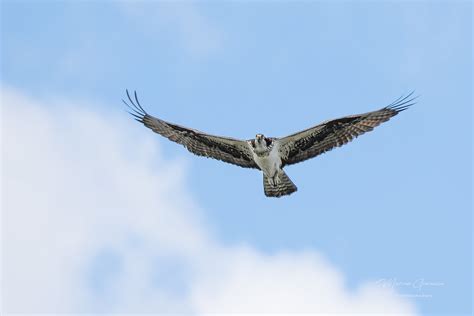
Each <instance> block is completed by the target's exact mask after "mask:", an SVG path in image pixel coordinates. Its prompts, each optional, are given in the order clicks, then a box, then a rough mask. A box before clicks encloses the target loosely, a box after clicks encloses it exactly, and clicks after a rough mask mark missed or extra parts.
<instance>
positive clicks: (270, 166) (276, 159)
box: [252, 144, 281, 177]
mask: <svg viewBox="0 0 474 316" xmlns="http://www.w3.org/2000/svg"><path fill="white" fill-rule="evenodd" d="M252 153H253V159H254V161H255V163H256V164H257V165H258V166H259V167H260V169H262V171H263V172H264V173H265V175H266V176H268V177H273V176H274V175H275V174H276V172H277V171H278V170H280V165H281V159H280V154H279V152H278V146H276V144H275V145H274V146H273V147H272V150H271V151H270V153H269V154H268V155H267V156H257V155H256V154H255V153H254V152H253V151H252Z"/></svg>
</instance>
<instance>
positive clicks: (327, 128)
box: [278, 92, 415, 166]
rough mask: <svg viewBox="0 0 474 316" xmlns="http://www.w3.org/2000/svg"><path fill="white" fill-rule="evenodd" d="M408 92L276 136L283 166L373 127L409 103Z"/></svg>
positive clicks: (317, 152)
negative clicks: (375, 107) (359, 111)
mask: <svg viewBox="0 0 474 316" xmlns="http://www.w3.org/2000/svg"><path fill="white" fill-rule="evenodd" d="M412 94H413V92H412V93H410V94H409V95H407V96H405V97H400V98H398V99H397V100H395V101H394V102H393V103H392V104H390V105H388V106H386V107H384V108H382V109H380V110H378V111H373V112H368V113H364V114H357V115H351V116H346V117H343V118H339V119H335V120H330V121H326V122H323V123H321V124H319V125H316V126H314V127H311V128H308V129H306V130H304V131H301V132H298V133H295V134H292V135H289V136H287V137H284V138H281V139H279V140H278V143H279V148H280V149H279V150H280V154H281V158H282V164H283V166H285V165H291V164H295V163H298V162H301V161H304V160H307V159H310V158H313V157H316V156H318V155H320V154H322V153H325V152H326V151H329V150H331V149H333V148H335V147H339V146H342V145H344V144H346V143H348V142H350V141H352V140H353V139H354V138H356V137H358V136H360V135H362V134H364V133H366V132H369V131H371V130H373V129H374V127H376V126H378V125H380V124H381V123H383V122H386V121H388V120H389V119H390V118H391V117H393V116H395V115H397V114H398V113H400V112H401V111H403V110H405V109H407V108H408V107H409V106H410V105H413V104H414V102H413V101H414V99H415V98H411V96H412Z"/></svg>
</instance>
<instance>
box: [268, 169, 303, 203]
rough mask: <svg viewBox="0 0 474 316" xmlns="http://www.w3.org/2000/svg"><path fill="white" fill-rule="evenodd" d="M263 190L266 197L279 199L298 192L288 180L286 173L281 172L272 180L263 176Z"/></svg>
mask: <svg viewBox="0 0 474 316" xmlns="http://www.w3.org/2000/svg"><path fill="white" fill-rule="evenodd" d="M263 189H264V190H265V195H266V196H272V197H280V196H283V195H290V194H291V193H293V192H295V191H296V190H298V188H297V187H296V185H295V184H294V183H293V182H292V181H291V180H290V178H288V176H287V175H286V173H285V172H284V171H283V170H281V171H279V172H278V174H277V175H276V176H275V177H274V178H269V177H267V176H266V175H265V174H264V175H263Z"/></svg>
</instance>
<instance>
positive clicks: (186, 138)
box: [122, 90, 258, 169]
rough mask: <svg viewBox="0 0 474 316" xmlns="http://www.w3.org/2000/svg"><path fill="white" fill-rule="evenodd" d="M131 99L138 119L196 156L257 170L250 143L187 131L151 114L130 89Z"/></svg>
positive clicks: (128, 95) (187, 129) (129, 105)
mask: <svg viewBox="0 0 474 316" xmlns="http://www.w3.org/2000/svg"><path fill="white" fill-rule="evenodd" d="M127 97H128V100H129V101H130V104H129V103H127V102H126V101H125V100H122V101H123V102H124V103H125V104H126V105H127V106H128V107H129V108H130V110H131V112H129V113H130V114H131V115H133V116H134V117H135V119H136V120H137V121H139V122H141V123H143V124H144V125H145V126H146V127H148V128H150V129H151V130H153V131H154V132H155V133H158V134H160V135H162V136H164V137H166V138H168V139H169V140H171V141H173V142H176V143H178V144H181V145H183V146H184V147H186V148H187V149H188V150H189V151H190V152H192V153H193V154H196V155H199V156H204V157H209V158H214V159H218V160H221V161H224V162H227V163H231V164H234V165H237V166H240V167H244V168H257V169H258V166H257V165H256V164H255V162H254V160H253V157H252V152H251V151H250V148H249V147H248V144H247V142H246V141H243V140H238V139H233V138H228V137H220V136H213V135H209V134H206V133H203V132H200V131H198V130H195V129H190V128H186V127H183V126H179V125H176V124H172V123H169V122H165V121H163V120H160V119H159V118H156V117H153V116H151V115H149V114H148V113H147V112H146V111H145V110H144V109H143V107H142V106H141V105H140V103H139V102H138V98H137V93H136V92H135V93H134V97H135V100H133V99H132V98H131V97H130V94H129V93H128V90H127Z"/></svg>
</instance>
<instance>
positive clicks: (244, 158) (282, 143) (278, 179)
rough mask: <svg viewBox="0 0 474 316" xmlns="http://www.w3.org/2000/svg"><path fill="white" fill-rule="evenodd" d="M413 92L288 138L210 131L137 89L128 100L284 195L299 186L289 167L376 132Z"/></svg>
mask: <svg viewBox="0 0 474 316" xmlns="http://www.w3.org/2000/svg"><path fill="white" fill-rule="evenodd" d="M412 94H413V92H412V93H410V94H409V95H408V96H405V97H400V98H398V99H397V100H395V101H394V102H393V103H392V104H390V105H388V106H386V107H384V108H382V109H380V110H377V111H373V112H368V113H364V114H357V115H351V116H346V117H342V118H339V119H335V120H329V121H326V122H323V123H321V124H318V125H316V126H314V127H311V128H308V129H306V130H303V131H301V132H298V133H295V134H292V135H289V136H286V137H283V138H275V137H265V136H264V135H262V134H257V135H256V136H255V138H254V139H250V140H246V141H244V140H238V139H234V138H230V137H222V136H214V135H209V134H206V133H203V132H200V131H198V130H195V129H190V128H187V127H183V126H180V125H176V124H173V123H169V122H166V121H163V120H161V119H159V118H156V117H153V116H151V115H149V114H148V113H147V112H146V111H145V110H144V109H143V107H142V106H141V105H140V103H139V102H138V98H137V94H136V92H135V95H134V100H133V99H132V97H131V96H130V94H129V93H128V91H127V96H128V99H129V101H130V104H129V103H127V102H125V101H123V102H124V103H125V104H126V105H127V106H128V107H129V108H130V109H131V110H132V112H130V114H132V115H133V116H134V117H135V118H136V119H137V121H139V122H141V123H143V124H144V125H145V126H146V127H148V128H150V129H152V130H153V131H154V132H156V133H158V134H160V135H162V136H164V137H166V138H168V139H169V140H171V141H174V142H176V143H179V144H181V145H183V146H185V147H186V148H187V149H188V150H189V151H190V152H192V153H194V154H196V155H199V156H205V157H209V158H214V159H218V160H221V161H224V162H227V163H231V164H234V165H238V166H240V167H244V168H254V169H259V170H261V171H262V173H263V186H264V192H265V195H266V196H271V197H280V196H283V195H289V194H291V193H293V192H295V191H296V190H297V188H296V186H295V185H294V183H293V182H292V181H291V180H290V178H289V177H288V176H287V175H286V173H285V172H284V171H283V168H284V167H285V166H287V165H291V164H295V163H298V162H301V161H304V160H307V159H310V158H313V157H316V156H318V155H320V154H322V153H324V152H326V151H329V150H331V149H333V148H336V147H339V146H342V145H344V144H346V143H348V142H350V141H351V140H353V139H354V138H356V137H358V136H360V135H362V134H364V133H366V132H368V131H371V130H373V129H374V127H376V126H378V125H380V124H381V123H383V122H386V121H388V120H389V119H390V118H391V117H393V116H395V115H397V114H398V113H400V112H401V111H404V110H405V109H407V108H408V107H409V106H411V105H413V104H414V99H415V98H411V96H412Z"/></svg>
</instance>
